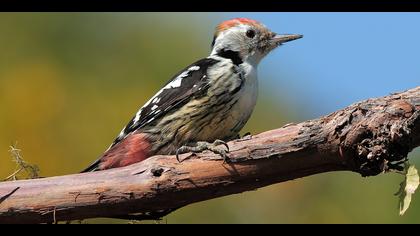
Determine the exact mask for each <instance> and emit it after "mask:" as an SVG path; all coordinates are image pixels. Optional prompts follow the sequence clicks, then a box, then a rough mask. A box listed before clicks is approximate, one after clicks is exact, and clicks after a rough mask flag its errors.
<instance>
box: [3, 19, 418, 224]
mask: <svg viewBox="0 0 420 236" xmlns="http://www.w3.org/2000/svg"><path fill="white" fill-rule="evenodd" d="M223 19H224V18H223V14H209V13H196V14H193V13H1V14H0V34H1V35H2V37H0V50H1V52H2V53H1V54H0V110H1V112H0V130H1V135H0V163H1V165H0V176H4V177H6V176H7V175H8V174H10V173H11V171H13V170H14V168H15V166H14V165H15V164H14V163H13V162H12V161H11V160H10V156H9V153H8V147H9V146H10V145H11V144H12V143H14V142H16V141H18V142H19V147H20V148H21V149H22V150H23V152H24V153H25V160H26V161H28V162H30V163H34V164H37V165H38V166H39V168H40V170H41V173H40V175H41V176H53V175H64V174H70V173H76V172H78V171H80V170H82V169H83V168H84V167H86V166H87V165H88V164H90V163H91V162H92V161H93V160H94V159H96V157H97V156H99V155H100V154H101V153H102V152H103V151H104V150H105V149H106V148H107V147H108V145H109V144H110V143H111V142H112V140H113V139H114V138H115V136H116V135H117V134H118V133H119V131H120V130H121V128H122V127H123V126H124V125H125V124H126V123H127V122H128V120H129V119H130V118H131V117H132V115H133V114H134V112H135V111H137V109H138V108H139V107H140V106H141V105H143V103H144V102H145V101H147V100H148V98H149V97H150V96H152V95H153V94H154V93H155V92H156V91H157V90H158V89H159V88H160V87H161V86H162V85H163V84H164V83H165V82H166V81H167V80H168V79H169V78H171V77H172V75H173V74H174V73H175V72H177V71H179V70H181V69H182V68H184V67H185V66H187V65H188V64H190V63H192V62H193V61H195V60H197V59H199V58H202V57H205V56H206V55H207V54H208V53H209V50H210V42H211V38H212V34H213V32H212V29H213V28H214V26H215V24H216V23H218V22H219V21H220V20H223ZM297 68H298V67H297ZM271 74H272V75H273V76H278V77H281V78H282V80H283V81H287V76H285V75H283V76H282V75H278V73H276V71H272V72H271ZM283 84H285V85H287V82H285V83H283ZM260 86H261V89H260V97H259V101H258V103H257V107H256V109H255V112H254V114H253V116H252V117H251V120H250V121H249V122H248V124H247V125H246V127H245V128H244V130H243V133H245V132H248V131H250V132H251V133H258V132H262V131H265V130H268V129H272V128H277V127H280V126H282V125H283V124H285V123H290V122H295V121H299V120H302V119H304V118H303V117H305V118H306V117H307V116H310V114H307V111H308V109H305V108H304V107H296V106H292V105H289V104H287V103H285V102H281V101H288V100H289V101H290V100H293V97H290V96H293V95H294V94H290V93H285V94H287V95H288V96H289V97H284V99H278V97H279V95H278V94H282V91H287V87H285V88H282V89H278V88H273V86H272V85H271V86H270V84H268V82H267V81H265V80H263V79H262V80H260ZM274 94H275V95H276V96H274ZM274 97H276V98H275V99H274ZM306 99H310V98H309V97H308V98H306ZM314 109H315V110H316V108H311V110H314ZM413 155H415V154H411V156H413ZM417 156H418V152H417ZM413 160H414V162H416V160H415V159H414V158H413ZM400 181H401V176H400V175H393V174H387V175H381V176H378V177H373V178H361V177H360V176H358V175H356V174H354V173H349V172H337V173H325V174H321V175H316V176H311V177H307V178H303V179H298V180H294V181H289V182H286V183H282V184H276V185H273V186H270V187H266V188H263V189H259V190H257V191H252V192H247V193H243V194H237V195H232V196H227V197H223V198H219V199H214V200H210V201H206V202H200V203H196V204H193V205H191V206H188V207H185V208H182V209H180V210H178V211H176V212H174V213H172V214H171V215H169V216H168V217H165V219H164V221H163V223H166V222H167V223H374V222H380V223H386V222H390V223H397V222H404V223H419V222H420V221H419V219H420V205H419V204H420V203H419V200H418V199H416V198H415V197H414V199H413V202H412V206H411V208H410V209H409V210H408V211H407V213H406V214H405V215H404V216H403V217H400V216H398V204H397V201H396V199H395V197H394V196H393V195H392V194H393V193H394V192H395V190H396V188H397V186H398V183H399V182H400ZM83 222H87V223H98V222H101V223H121V222H127V221H121V220H114V219H93V220H86V221H83ZM150 223H154V222H150Z"/></svg>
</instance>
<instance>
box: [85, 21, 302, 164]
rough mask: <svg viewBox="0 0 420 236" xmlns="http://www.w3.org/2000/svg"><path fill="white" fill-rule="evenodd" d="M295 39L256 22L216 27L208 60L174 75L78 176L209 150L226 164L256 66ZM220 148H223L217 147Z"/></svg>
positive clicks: (253, 92) (250, 102) (250, 103)
mask: <svg viewBox="0 0 420 236" xmlns="http://www.w3.org/2000/svg"><path fill="white" fill-rule="evenodd" d="M299 38H302V35H299V34H276V33H274V32H272V31H271V30H269V29H268V28H267V27H266V26H264V25H263V24H261V23H260V22H258V21H255V20H252V19H247V18H234V19H231V20H227V21H224V22H222V23H220V24H219V25H217V27H216V32H215V34H214V37H213V41H212V43H211V48H212V49H211V53H210V55H209V56H208V57H206V58H204V59H201V60H198V61H196V62H195V63H193V64H191V65H190V66H188V67H186V68H185V69H183V70H182V71H180V72H179V73H177V74H176V75H175V76H174V77H173V78H172V79H171V80H169V82H167V83H166V84H165V85H164V86H163V88H162V89H161V90H159V91H158V92H157V93H156V94H155V95H154V96H153V97H152V98H150V99H149V100H148V101H147V102H146V103H145V104H144V105H143V106H142V107H141V108H140V109H139V110H138V112H137V113H136V114H135V115H134V117H133V118H132V119H131V120H130V122H129V123H128V124H127V125H126V126H125V127H124V128H123V129H122V131H121V132H120V134H119V135H118V137H117V138H116V139H115V140H114V142H113V143H112V144H111V146H110V147H109V148H108V149H107V150H106V151H105V153H104V154H103V155H102V156H101V157H100V158H99V159H98V160H96V161H95V162H94V163H93V164H91V165H90V166H89V167H88V168H86V169H85V170H84V171H82V172H89V171H98V170H105V169H110V168H116V167H122V166H127V165H131V164H133V163H136V162H140V161H143V160H145V159H147V158H148V157H150V156H153V155H158V154H163V155H174V154H176V155H177V158H178V154H180V153H186V152H201V151H204V150H210V151H213V152H215V153H218V154H220V155H222V156H223V157H224V158H227V155H226V153H227V152H228V151H229V148H228V146H227V145H226V141H229V140H231V139H234V138H236V137H238V135H239V131H240V130H241V129H242V127H243V126H244V125H245V123H246V122H247V121H248V119H249V118H250V116H251V113H252V111H253V109H254V107H255V104H256V101H257V94H258V81H257V66H258V64H259V62H260V61H261V59H262V58H264V57H265V56H266V55H267V54H268V53H269V52H271V51H272V50H273V49H275V48H277V47H278V46H280V45H282V44H283V43H285V42H288V41H292V40H295V39H299ZM222 145H225V147H222Z"/></svg>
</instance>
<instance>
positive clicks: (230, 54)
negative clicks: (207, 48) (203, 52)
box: [217, 49, 243, 65]
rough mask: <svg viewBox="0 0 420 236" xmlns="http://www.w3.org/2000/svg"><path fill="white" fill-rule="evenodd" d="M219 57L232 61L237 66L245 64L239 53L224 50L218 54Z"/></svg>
mask: <svg viewBox="0 0 420 236" xmlns="http://www.w3.org/2000/svg"><path fill="white" fill-rule="evenodd" d="M217 55H218V56H220V57H223V58H227V59H230V60H232V62H233V64H235V65H239V64H242V63H243V61H242V58H241V56H240V55H239V52H235V51H232V50H225V49H222V50H220V51H219V52H218V53H217Z"/></svg>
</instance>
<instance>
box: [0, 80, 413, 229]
mask: <svg viewBox="0 0 420 236" xmlns="http://www.w3.org/2000/svg"><path fill="white" fill-rule="evenodd" d="M419 110H420V87H417V88H414V89H411V90H408V91H405V92H402V93H395V94H391V95H389V96H386V97H382V98H375V99H368V100H365V101H362V102H358V103H355V104H353V105H350V106H349V107H346V108H344V109H342V110H339V111H337V112H334V113H332V114H330V115H327V116H325V117H321V118H319V119H315V120H309V121H305V122H302V123H299V124H289V125H286V126H284V127H282V128H279V129H276V130H271V131H267V132H264V133H261V134H258V135H255V136H250V137H245V138H242V139H238V140H234V141H231V142H229V146H230V149H231V151H230V154H229V156H230V161H229V162H228V163H223V160H221V158H220V157H219V156H218V155H214V154H212V153H209V152H204V153H202V154H198V155H193V156H191V155H190V154H184V155H182V156H181V159H184V161H182V162H181V163H178V162H177V161H176V158H175V157H174V156H154V157H152V158H149V159H147V160H146V161H143V162H141V163H137V164H134V165H131V166H128V167H124V168H117V169H111V170H107V171H100V172H94V173H84V174H74V175H66V176H59V177H50V178H43V179H33V180H20V181H13V182H3V183H0V223H43V222H53V221H59V220H74V219H85V218H92V217H124V216H127V215H128V214H132V215H135V217H138V218H140V219H146V218H157V217H161V216H163V215H165V214H167V213H169V212H170V211H172V210H174V209H177V208H180V207H183V206H185V205H188V204H191V203H194V202H198V201H203V200H207V199H212V198H216V197H220V196H225V195H229V194H234V193H241V192H244V191H249V190H254V189H257V188H261V187H264V186H267V185H270V184H274V183H279V182H283V181H287V180H291V179H296V178H300V177H304V176H308V175H312V174H317V173H322V172H328V171H354V172H358V173H360V174H361V175H362V176H373V175H377V174H379V173H382V172H386V171H388V170H390V169H399V166H400V163H401V161H405V160H406V158H407V154H408V153H409V152H410V151H411V150H412V149H414V148H415V147H417V146H419V145H420V115H419V114H420V111H419Z"/></svg>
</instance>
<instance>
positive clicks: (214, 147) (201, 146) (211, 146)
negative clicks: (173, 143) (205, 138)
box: [176, 139, 229, 163]
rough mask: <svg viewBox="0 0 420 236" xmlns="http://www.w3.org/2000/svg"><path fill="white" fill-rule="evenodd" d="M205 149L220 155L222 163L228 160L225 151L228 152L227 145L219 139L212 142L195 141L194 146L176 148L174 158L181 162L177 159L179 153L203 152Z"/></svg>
mask: <svg viewBox="0 0 420 236" xmlns="http://www.w3.org/2000/svg"><path fill="white" fill-rule="evenodd" d="M220 145H223V146H224V147H220ZM205 150H209V151H212V152H214V153H216V154H219V155H220V156H222V157H223V162H224V163H225V162H227V161H228V160H229V157H228V155H227V153H229V146H228V145H227V143H226V142H225V141H222V140H219V139H216V140H215V141H214V142H213V143H209V142H197V143H195V146H182V147H180V148H178V149H177V150H176V159H177V160H178V162H181V161H180V160H179V154H183V153H187V152H192V153H198V152H203V151H205Z"/></svg>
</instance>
